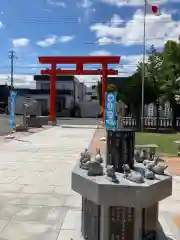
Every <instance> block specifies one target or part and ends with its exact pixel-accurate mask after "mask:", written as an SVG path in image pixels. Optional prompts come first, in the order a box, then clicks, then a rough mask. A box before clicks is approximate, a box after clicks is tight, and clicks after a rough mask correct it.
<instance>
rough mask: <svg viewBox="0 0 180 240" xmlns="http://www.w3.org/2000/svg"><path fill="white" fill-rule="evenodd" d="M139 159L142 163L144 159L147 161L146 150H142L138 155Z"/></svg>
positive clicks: (147, 154)
mask: <svg viewBox="0 0 180 240" xmlns="http://www.w3.org/2000/svg"><path fill="white" fill-rule="evenodd" d="M140 158H141V159H142V162H143V161H144V160H146V159H149V153H148V151H147V150H146V149H143V150H142V151H141V153H140Z"/></svg>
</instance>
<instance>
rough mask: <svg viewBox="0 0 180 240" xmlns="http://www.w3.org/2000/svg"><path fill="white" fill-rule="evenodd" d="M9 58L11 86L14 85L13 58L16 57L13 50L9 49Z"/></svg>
mask: <svg viewBox="0 0 180 240" xmlns="http://www.w3.org/2000/svg"><path fill="white" fill-rule="evenodd" d="M9 58H10V60H11V63H10V64H11V87H12V88H13V86H14V79H13V77H14V59H17V56H16V55H15V51H13V50H11V51H9Z"/></svg>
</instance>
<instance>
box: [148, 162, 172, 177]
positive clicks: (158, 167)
mask: <svg viewBox="0 0 180 240" xmlns="http://www.w3.org/2000/svg"><path fill="white" fill-rule="evenodd" d="M147 167H148V169H149V170H150V171H152V172H153V173H155V174H158V175H164V171H165V169H167V167H168V165H167V164H165V163H157V164H155V165H150V164H147Z"/></svg>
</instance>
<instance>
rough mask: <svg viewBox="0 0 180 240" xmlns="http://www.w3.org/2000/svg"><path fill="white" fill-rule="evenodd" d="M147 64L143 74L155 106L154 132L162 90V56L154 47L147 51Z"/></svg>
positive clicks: (157, 125)
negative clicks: (149, 87)
mask: <svg viewBox="0 0 180 240" xmlns="http://www.w3.org/2000/svg"><path fill="white" fill-rule="evenodd" d="M147 53H148V62H147V64H146V68H145V73H146V77H147V79H148V81H149V82H150V84H151V87H152V88H153V94H154V98H153V99H152V103H154V104H155V105H156V130H157V131H158V130H159V118H160V112H159V108H160V100H161V97H162V94H163V93H164V92H163V89H162V85H163V74H162V72H163V54H162V53H159V52H157V50H156V48H155V46H154V45H152V46H151V47H150V49H149V50H148V51H147Z"/></svg>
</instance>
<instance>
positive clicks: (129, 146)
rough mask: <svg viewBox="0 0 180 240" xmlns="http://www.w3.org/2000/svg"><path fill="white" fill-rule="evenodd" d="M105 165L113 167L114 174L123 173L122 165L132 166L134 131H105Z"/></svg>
mask: <svg viewBox="0 0 180 240" xmlns="http://www.w3.org/2000/svg"><path fill="white" fill-rule="evenodd" d="M106 147H107V149H106V150H107V151H106V152H107V154H106V165H113V166H114V168H115V171H116V172H123V169H122V166H123V164H128V165H129V167H130V168H133V166H134V147H135V130H134V129H116V130H115V131H112V130H108V131H107V146H106Z"/></svg>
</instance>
